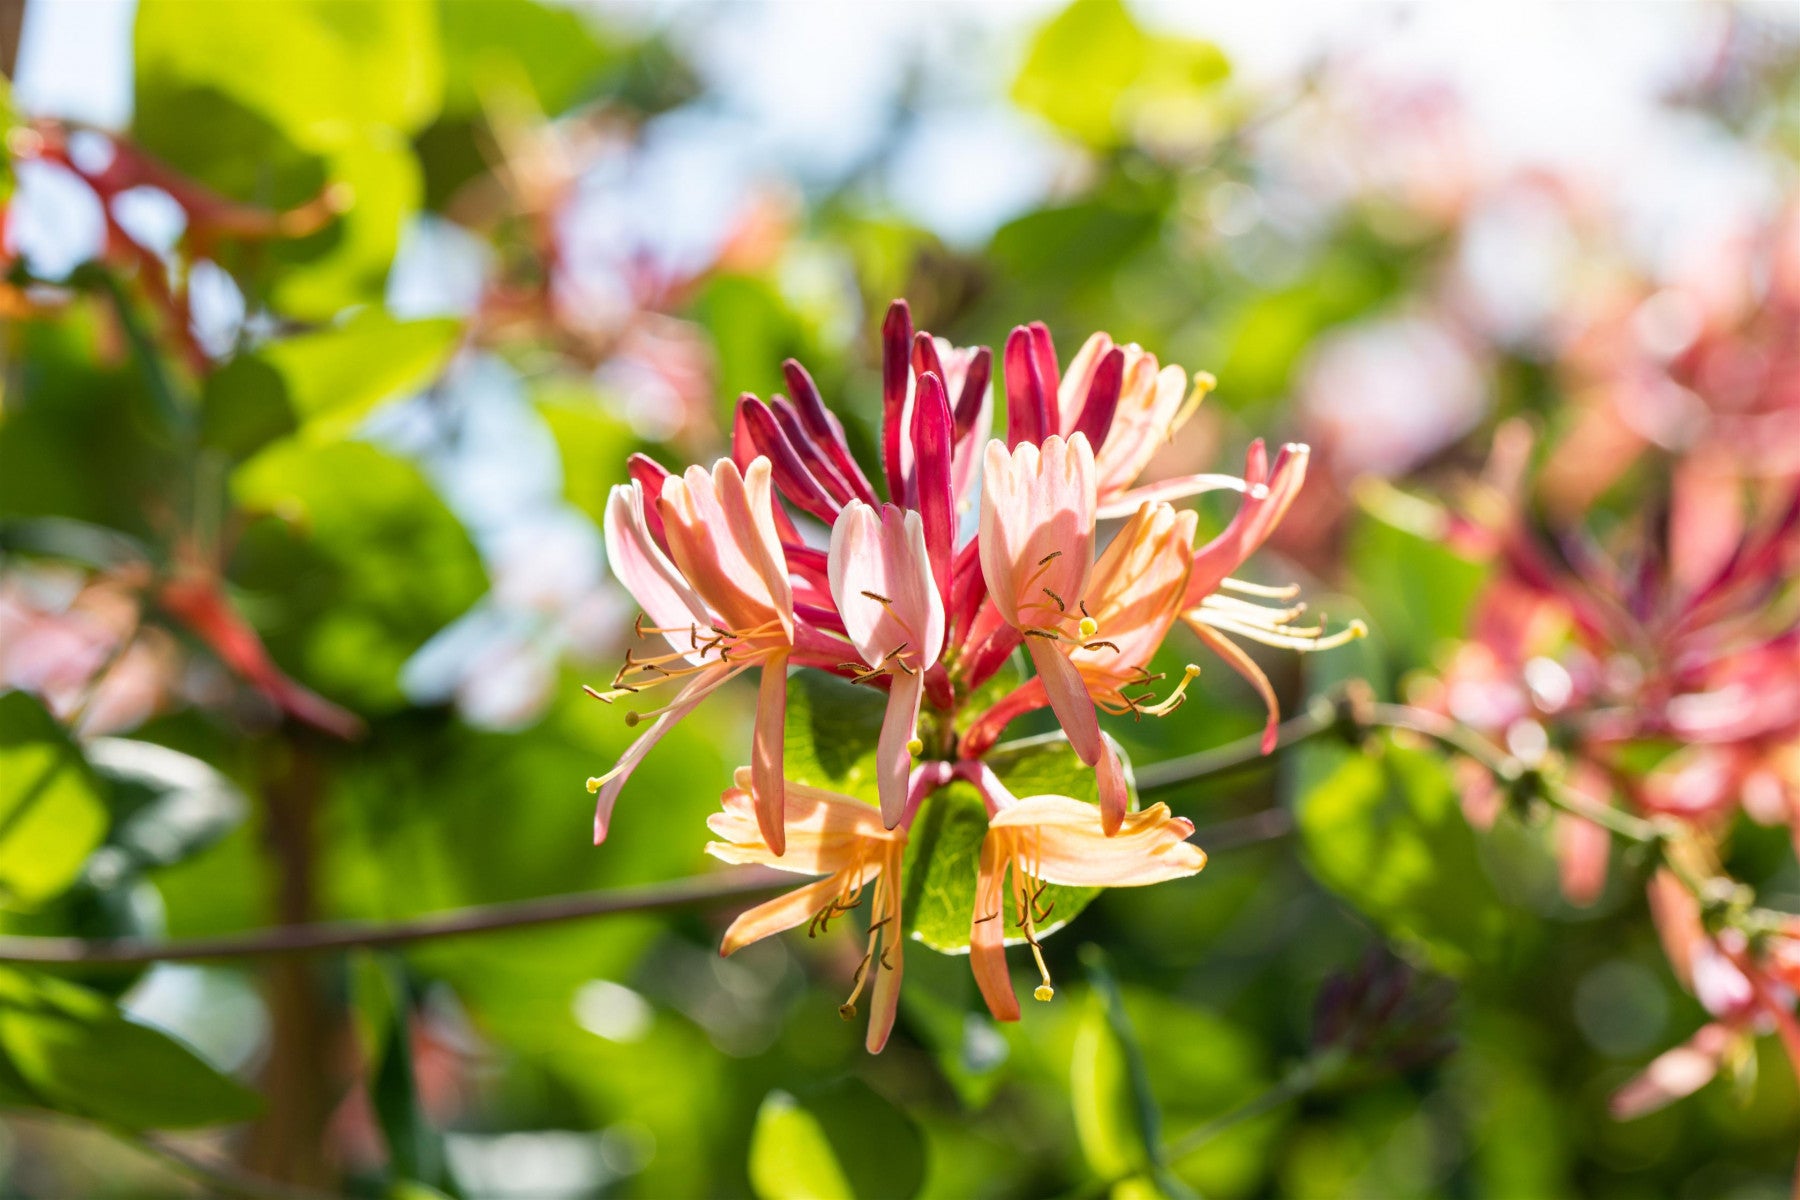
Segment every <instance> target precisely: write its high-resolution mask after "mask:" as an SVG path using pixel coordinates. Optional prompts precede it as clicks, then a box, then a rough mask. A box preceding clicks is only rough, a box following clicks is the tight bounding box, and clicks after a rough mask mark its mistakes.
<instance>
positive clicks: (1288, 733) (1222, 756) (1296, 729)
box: [1134, 697, 1340, 792]
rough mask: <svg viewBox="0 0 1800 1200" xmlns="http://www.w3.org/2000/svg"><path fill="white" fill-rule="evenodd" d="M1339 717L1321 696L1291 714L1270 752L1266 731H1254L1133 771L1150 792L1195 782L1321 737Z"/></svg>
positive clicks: (1141, 788) (1331, 703)
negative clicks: (1264, 740)
mask: <svg viewBox="0 0 1800 1200" xmlns="http://www.w3.org/2000/svg"><path fill="white" fill-rule="evenodd" d="M1339 720H1340V714H1339V712H1338V705H1337V704H1336V703H1335V702H1334V701H1332V700H1329V699H1327V698H1324V697H1321V698H1320V699H1319V700H1317V701H1315V702H1314V703H1313V705H1312V706H1311V707H1309V708H1308V709H1307V710H1306V711H1305V712H1303V713H1301V714H1300V715H1299V716H1297V717H1289V718H1288V719H1287V720H1286V721H1283V722H1282V723H1281V724H1280V726H1278V727H1277V728H1276V730H1275V745H1274V747H1273V748H1272V749H1271V750H1270V751H1269V753H1268V754H1267V755H1265V754H1264V753H1263V749H1262V737H1263V735H1262V734H1260V733H1253V734H1250V735H1248V736H1247V737H1242V738H1239V739H1238V740H1237V741H1235V742H1227V743H1225V745H1223V746H1217V747H1214V748H1213V749H1211V750H1202V751H1200V752H1199V753H1197V754H1184V755H1182V756H1181V757H1180V758H1171V759H1169V760H1168V761H1166V762H1159V763H1151V764H1150V765H1149V766H1146V767H1139V768H1138V769H1137V771H1136V772H1135V773H1134V774H1135V777H1136V780H1137V787H1138V791H1140V792H1147V791H1151V790H1153V789H1156V788H1166V787H1174V786H1176V785H1177V784H1183V783H1192V782H1194V781H1195V780H1199V779H1212V778H1216V777H1217V776H1220V775H1228V774H1230V773H1231V772H1233V771H1238V770H1241V769H1243V768H1245V767H1252V766H1255V765H1257V764H1258V763H1262V762H1265V761H1268V760H1269V759H1270V758H1272V757H1273V756H1274V755H1275V754H1277V753H1279V752H1281V751H1283V750H1291V749H1292V748H1294V747H1295V746H1297V745H1299V744H1300V743H1302V742H1304V741H1307V740H1309V739H1311V738H1315V737H1318V736H1319V735H1320V734H1322V733H1325V732H1327V731H1328V730H1330V729H1331V728H1332V727H1333V726H1335V725H1336V724H1337V723H1338V721H1339Z"/></svg>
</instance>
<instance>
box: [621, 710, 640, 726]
mask: <svg viewBox="0 0 1800 1200" xmlns="http://www.w3.org/2000/svg"><path fill="white" fill-rule="evenodd" d="M643 719H644V718H643V717H642V716H641V715H639V714H638V713H636V712H627V713H626V714H625V724H627V725H636V724H637V723H638V722H639V721H641V720H643Z"/></svg>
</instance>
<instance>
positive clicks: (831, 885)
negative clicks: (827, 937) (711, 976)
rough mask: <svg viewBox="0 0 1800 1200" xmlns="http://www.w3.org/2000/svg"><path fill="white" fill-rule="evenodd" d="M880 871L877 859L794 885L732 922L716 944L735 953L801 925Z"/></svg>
mask: <svg viewBox="0 0 1800 1200" xmlns="http://www.w3.org/2000/svg"><path fill="white" fill-rule="evenodd" d="M880 871H881V864H880V863H879V862H870V863H866V864H864V865H862V866H861V867H858V868H855V869H852V870H848V871H842V872H839V873H838V874H836V875H827V876H825V877H824V878H823V879H815V880H814V881H813V882H811V883H808V884H804V885H802V886H801V887H797V888H795V889H794V890H793V891H791V892H788V893H786V894H785V895H781V896H777V897H775V899H773V900H767V901H764V902H763V903H761V904H759V905H757V906H756V907H755V908H752V909H750V910H749V911H748V912H745V913H744V914H742V915H741V916H739V917H738V919H737V920H735V921H733V922H732V923H731V925H730V927H729V928H728V929H726V930H725V937H724V940H723V941H721V942H720V943H719V953H720V954H735V953H736V952H737V951H739V950H742V949H743V948H744V947H745V946H748V945H749V944H750V943H751V942H759V941H761V940H762V939H763V938H766V937H768V936H769V935H771V934H776V933H780V932H782V931H783V930H787V929H792V928H794V927H795V926H797V925H804V924H805V923H806V922H808V921H810V920H812V919H813V917H814V916H816V915H817V914H818V912H819V910H820V909H823V908H824V907H825V906H826V905H827V904H830V903H831V902H832V901H833V900H834V899H836V898H837V897H838V896H840V895H842V894H844V893H845V892H848V891H853V890H854V889H856V888H858V887H861V886H862V885H863V884H864V883H867V882H868V881H869V880H870V879H873V878H874V877H875V876H876V875H877V874H878V873H879V872H880Z"/></svg>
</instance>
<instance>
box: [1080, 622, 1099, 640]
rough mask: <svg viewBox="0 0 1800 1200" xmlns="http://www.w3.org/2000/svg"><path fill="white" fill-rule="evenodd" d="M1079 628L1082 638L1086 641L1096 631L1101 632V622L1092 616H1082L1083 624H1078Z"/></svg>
mask: <svg viewBox="0 0 1800 1200" xmlns="http://www.w3.org/2000/svg"><path fill="white" fill-rule="evenodd" d="M1077 628H1078V629H1080V631H1081V640H1082V641H1084V642H1085V641H1087V640H1089V639H1090V638H1092V637H1093V636H1094V635H1095V634H1096V633H1099V632H1100V622H1098V621H1096V620H1094V618H1092V617H1083V618H1081V624H1080V625H1079V626H1077Z"/></svg>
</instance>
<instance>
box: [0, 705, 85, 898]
mask: <svg viewBox="0 0 1800 1200" xmlns="http://www.w3.org/2000/svg"><path fill="white" fill-rule="evenodd" d="M106 824H107V818H106V804H105V800H104V799H103V796H102V793H101V790H100V784H99V781H98V780H96V779H95V777H94V773H93V771H92V769H91V768H89V766H88V764H87V762H86V760H85V759H84V758H83V757H82V754H81V751H80V750H79V749H77V748H76V746H75V743H74V742H73V741H71V740H70V738H69V735H68V733H67V732H65V731H64V730H63V728H62V726H61V725H59V724H57V722H56V719H55V718H54V717H52V716H51V715H50V714H49V713H48V712H46V711H45V709H44V706H43V705H41V704H39V703H38V702H37V701H36V700H35V699H33V698H32V697H30V696H28V695H26V694H25V693H24V692H8V693H6V694H4V695H0V904H3V905H7V906H14V907H25V908H30V907H32V906H35V905H38V904H42V903H43V902H44V901H46V900H49V899H50V898H51V897H53V896H55V895H56V894H57V893H58V892H60V891H62V890H63V889H64V888H65V887H67V886H68V885H69V884H71V883H73V882H74V880H75V877H76V875H77V874H78V873H79V872H80V870H81V864H82V863H83V862H85V861H86V860H87V856H88V854H89V852H90V851H92V850H93V848H94V847H95V846H96V845H98V844H99V842H100V839H101V838H102V837H103V836H104V835H105V833H106Z"/></svg>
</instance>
